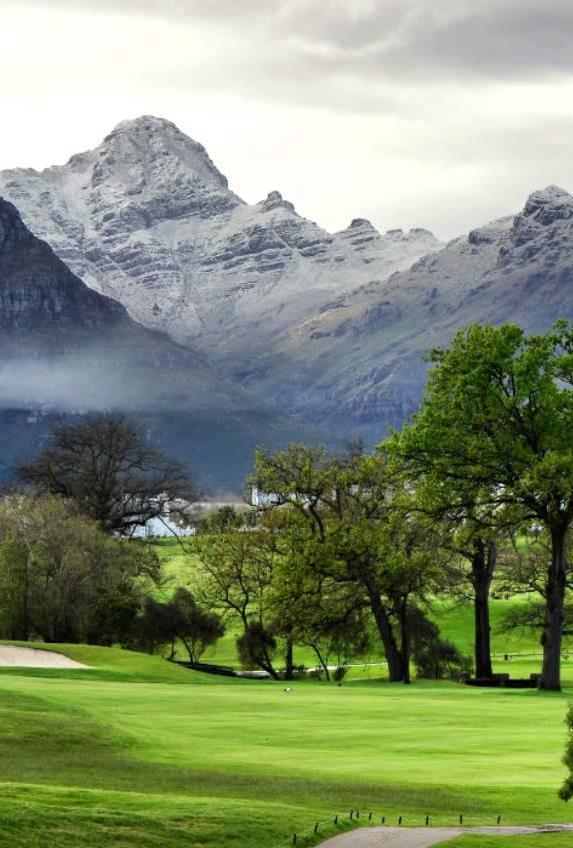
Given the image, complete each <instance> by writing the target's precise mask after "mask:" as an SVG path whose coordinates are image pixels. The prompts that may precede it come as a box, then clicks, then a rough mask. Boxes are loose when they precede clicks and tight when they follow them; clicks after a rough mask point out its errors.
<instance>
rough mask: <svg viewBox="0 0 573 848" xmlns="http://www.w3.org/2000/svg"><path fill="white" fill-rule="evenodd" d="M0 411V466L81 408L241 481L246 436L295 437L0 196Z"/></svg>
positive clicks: (223, 482)
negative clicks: (76, 265) (91, 281)
mask: <svg viewBox="0 0 573 848" xmlns="http://www.w3.org/2000/svg"><path fill="white" fill-rule="evenodd" d="M0 409H1V410H2V413H1V418H2V422H1V423H2V430H1V432H2V437H1V441H0V455H1V460H0V461H1V463H2V465H3V467H4V472H5V473H6V469H7V468H9V467H10V465H11V463H12V462H13V461H14V460H16V459H17V458H18V457H20V456H22V455H24V454H25V453H27V452H28V451H29V450H31V449H32V448H33V447H34V446H35V445H37V444H38V442H39V440H41V439H42V438H43V437H44V435H45V431H46V429H47V427H48V425H49V424H50V423H51V422H52V421H53V420H54V418H56V419H57V418H58V417H59V416H61V415H70V414H77V413H80V412H86V411H89V410H101V409H119V410H121V411H124V412H126V413H130V414H134V415H137V417H138V418H139V419H140V420H141V421H143V422H144V423H145V424H146V426H147V427H148V430H149V432H150V437H151V438H154V439H156V440H158V441H160V442H162V443H163V444H164V446H165V447H166V448H168V449H169V450H172V451H174V452H176V453H179V454H180V455H182V456H183V457H185V458H186V459H188V460H189V461H190V462H191V464H192V465H194V466H195V467H197V468H198V469H199V471H200V472H201V473H202V475H203V479H204V480H205V481H206V482H207V483H211V484H212V485H219V486H229V487H230V486H237V485H238V484H239V482H240V480H241V478H242V476H243V475H244V474H245V473H246V472H247V471H248V470H249V468H250V464H251V461H252V449H253V447H254V445H255V444H256V443H258V442H262V443H268V441H269V440H270V443H273V444H274V443H275V441H278V442H281V443H284V442H285V441H287V440H289V439H291V438H296V437H300V436H301V430H300V428H299V427H298V426H297V425H295V424H293V423H292V422H289V421H288V420H284V417H283V416H278V415H277V414H276V413H275V412H274V411H272V410H269V409H268V408H266V407H265V406H264V405H263V404H262V403H261V402H260V401H259V400H258V399H257V398H255V397H253V396H252V395H249V394H248V393H247V392H245V391H243V390H242V389H240V388H239V387H236V386H233V385H231V384H229V383H228V382H226V381H225V380H224V379H223V378H221V377H220V376H219V375H218V374H217V373H216V372H215V371H214V370H213V368H212V367H211V366H210V365H209V364H208V363H207V362H206V360H205V359H204V358H203V356H202V355H201V354H198V353H197V352H196V351H194V350H192V349H189V348H187V347H182V346H180V345H178V344H177V343H175V342H174V341H173V340H172V339H170V338H169V337H168V336H167V335H165V334H163V333H160V332H157V331H153V330H149V329H146V328H144V327H142V326H140V325H139V324H137V323H135V321H133V320H132V319H131V318H130V317H129V315H128V314H127V312H126V310H125V309H124V307H123V306H121V305H120V304H118V303H117V302H115V301H114V300H112V299H110V298H108V297H105V296H103V295H101V294H99V293H97V292H95V291H93V290H91V289H90V288H88V287H87V286H86V285H84V283H82V282H81V280H80V279H79V278H78V277H76V276H75V275H74V274H73V273H72V272H71V271H70V270H69V269H68V268H67V267H66V265H65V264H64V263H63V262H62V261H61V260H60V259H59V258H58V257H57V256H56V255H55V254H54V253H53V251H52V250H51V248H50V247H49V246H48V245H47V244H46V243H45V242H43V241H41V240H39V239H37V238H36V237H35V236H33V235H32V234H31V233H30V231H29V230H28V229H27V228H26V227H25V226H24V224H23V223H22V220H21V218H20V216H19V214H18V212H17V210H16V208H15V207H14V206H13V205H12V204H11V203H8V202H6V201H4V200H2V199H1V198H0Z"/></svg>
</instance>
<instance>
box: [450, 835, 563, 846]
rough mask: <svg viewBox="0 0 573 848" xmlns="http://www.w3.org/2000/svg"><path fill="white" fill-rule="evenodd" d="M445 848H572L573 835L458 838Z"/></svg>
mask: <svg viewBox="0 0 573 848" xmlns="http://www.w3.org/2000/svg"><path fill="white" fill-rule="evenodd" d="M442 845H443V848H446V846H447V848H571V846H573V833H538V834H534V835H532V836H511V837H507V836H458V838H457V839H452V840H450V841H449V842H443V843H442Z"/></svg>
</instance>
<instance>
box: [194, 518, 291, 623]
mask: <svg viewBox="0 0 573 848" xmlns="http://www.w3.org/2000/svg"><path fill="white" fill-rule="evenodd" d="M277 542H278V540H277V537H276V536H275V535H274V534H272V533H268V532H266V531H262V530H258V531H253V532H248V533H243V532H234V531H229V532H223V533H215V534H213V535H210V536H204V537H197V538H196V539H195V540H194V544H193V553H194V554H195V556H196V557H197V559H198V561H199V569H198V577H197V595H198V597H199V598H200V600H201V602H202V603H203V605H204V606H206V607H207V608H209V609H217V610H219V611H220V612H221V613H222V614H223V616H224V617H225V618H231V619H233V618H234V619H238V620H239V622H240V623H241V626H242V628H243V631H244V632H245V631H246V630H247V628H248V626H249V623H250V622H251V621H253V620H256V621H258V622H260V623H264V620H265V618H266V600H267V596H268V593H269V589H270V586H271V583H272V578H273V570H274V568H275V566H276V563H277V559H278V557H279V550H278V544H277Z"/></svg>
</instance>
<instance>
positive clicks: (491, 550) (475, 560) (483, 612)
mask: <svg viewBox="0 0 573 848" xmlns="http://www.w3.org/2000/svg"><path fill="white" fill-rule="evenodd" d="M496 562H497V548H496V546H495V543H493V542H490V543H489V544H486V543H485V542H484V541H483V540H482V539H479V540H478V541H477V542H476V544H475V547H474V552H473V555H472V559H471V565H472V585H473V588H474V657H475V669H476V677H479V678H482V679H487V678H491V677H492V675H493V670H492V666H491V627H490V621H489V592H490V588H491V581H492V579H493V575H494V571H495V567H496Z"/></svg>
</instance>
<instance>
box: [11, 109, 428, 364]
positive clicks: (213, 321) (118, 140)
mask: <svg viewBox="0 0 573 848" xmlns="http://www.w3.org/2000/svg"><path fill="white" fill-rule="evenodd" d="M0 194H4V196H5V197H7V198H8V199H10V200H12V201H13V202H14V203H15V204H16V205H17V206H18V208H19V209H20V211H21V213H22V216H23V218H24V220H25V222H26V224H27V225H28V226H29V227H30V228H31V229H32V231H33V232H34V233H35V234H36V235H38V236H40V237H41V238H44V239H46V240H47V241H48V242H49V243H50V244H51V246H52V247H53V248H54V250H55V251H56V253H57V254H58V255H59V256H60V257H61V258H62V259H63V260H64V261H65V262H66V263H67V264H68V265H69V266H70V268H71V269H72V270H73V271H74V272H75V273H76V274H78V275H79V276H80V277H81V278H82V279H83V280H84V281H85V282H86V283H87V284H88V285H89V286H91V287H92V288H94V289H95V290H97V291H100V292H102V293H104V294H108V295H110V296H112V297H114V298H115V299H117V300H119V301H120V302H121V303H123V304H124V305H125V306H126V307H127V309H128V311H129V312H130V314H131V315H132V317H134V318H135V319H136V320H138V321H140V322H141V323H143V324H145V325H146V326H149V327H154V328H158V329H161V330H165V331H167V332H169V333H170V334H171V335H172V337H173V338H175V339H177V340H178V341H180V342H185V343H187V342H189V341H191V342H192V343H193V344H195V345H198V346H199V347H200V348H201V349H202V350H204V351H206V352H208V353H209V355H210V356H213V357H214V358H216V359H217V360H218V361H219V362H220V363H221V364H222V366H223V368H226V367H227V365H228V364H229V363H230V362H231V361H232V362H234V363H238V362H240V364H239V365H238V366H237V372H241V371H243V370H245V367H247V370H248V363H247V362H246V360H247V359H248V358H249V357H252V356H253V355H254V354H255V349H256V351H258V352H260V353H261V354H262V353H264V351H265V350H266V349H267V348H268V347H269V346H270V345H272V343H273V340H274V339H275V338H276V335H277V333H282V332H284V331H285V329H287V328H288V327H289V326H291V325H292V324H293V323H297V322H298V321H300V320H301V319H303V318H305V317H306V316H307V315H308V313H309V312H316V311H318V310H320V309H321V308H322V306H323V305H324V304H326V303H328V302H329V301H330V300H332V298H333V297H337V296H340V295H341V294H344V293H347V292H349V291H351V290H353V289H354V288H357V287H359V286H361V285H363V284H365V283H367V282H370V281H371V280H376V279H377V280H381V279H383V278H384V277H386V276H388V274H390V273H391V272H392V271H395V270H397V269H400V268H407V267H409V265H411V263H412V262H413V261H414V260H415V259H417V258H418V257H419V256H421V255H423V254H425V253H428V252H430V251H431V250H434V249H436V248H437V247H439V243H438V242H437V240H436V239H435V238H434V237H433V236H432V235H431V233H429V232H427V231H425V230H412V231H410V232H408V233H402V231H400V230H395V231H391V232H389V233H387V234H385V235H382V234H380V233H378V232H377V231H376V230H375V229H374V228H373V227H372V226H371V225H370V224H369V223H368V222H367V221H363V220H360V219H358V220H355V221H353V223H352V225H351V226H350V227H349V228H348V229H347V230H344V231H343V232H341V233H336V234H330V233H327V232H326V231H325V230H323V229H321V228H320V227H319V226H317V225H316V224H314V223H313V222H311V221H308V220H306V219H305V218H303V217H301V216H300V215H298V214H297V212H296V210H295V208H294V206H293V204H292V203H290V202H289V201H288V200H285V199H283V197H282V196H281V195H280V193H279V192H277V191H272V192H271V193H270V194H269V195H268V197H267V198H265V199H264V200H262V201H261V202H260V203H257V204H255V205H252V206H251V205H248V204H246V203H244V202H243V201H242V200H241V199H240V198H239V197H237V196H236V195H235V194H234V193H233V192H232V191H230V190H229V188H228V185H227V180H226V178H225V177H224V176H223V175H222V174H221V173H220V172H219V171H218V170H217V168H216V167H215V165H214V164H213V163H212V162H211V160H210V159H209V156H208V154H207V152H206V151H205V149H204V148H203V147H202V146H201V145H200V144H198V143H197V142H195V141H193V140H192V139H190V138H188V137H187V136H185V135H184V134H183V133H181V132H180V131H179V130H178V129H177V127H176V126H175V125H174V124H172V123H170V122H169V121H164V120H161V119H158V118H153V117H142V118H139V119H137V120H134V121H127V122H124V123H122V124H120V125H119V126H118V127H116V129H115V130H114V131H113V132H112V133H111V134H110V135H109V136H107V138H106V139H104V141H103V143H102V144H101V145H100V146H99V147H97V148H96V149H95V150H92V151H89V152H87V153H82V154H79V155H77V156H74V157H72V159H71V160H70V161H69V162H68V163H67V164H66V165H64V166H63V167H54V168H49V169H47V170H45V171H43V172H41V173H40V172H36V171H32V170H13V171H4V172H0ZM247 349H248V350H247Z"/></svg>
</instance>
